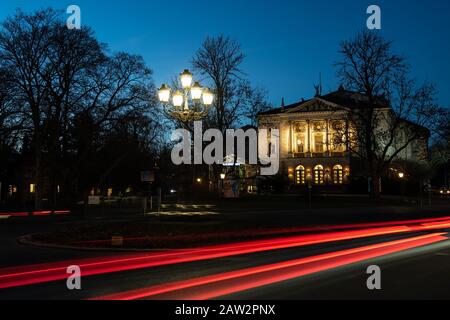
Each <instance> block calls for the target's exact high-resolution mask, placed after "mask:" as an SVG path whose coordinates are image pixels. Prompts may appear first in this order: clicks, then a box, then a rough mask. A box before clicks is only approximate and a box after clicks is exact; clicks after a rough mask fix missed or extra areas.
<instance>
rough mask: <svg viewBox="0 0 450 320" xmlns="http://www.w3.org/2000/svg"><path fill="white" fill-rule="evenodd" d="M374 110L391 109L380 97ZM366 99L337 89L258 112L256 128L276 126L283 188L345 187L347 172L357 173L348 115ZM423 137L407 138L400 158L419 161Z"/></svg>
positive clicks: (424, 142)
mask: <svg viewBox="0 0 450 320" xmlns="http://www.w3.org/2000/svg"><path fill="white" fill-rule="evenodd" d="M379 102H380V103H379V105H378V106H377V107H376V108H377V110H378V111H379V112H388V111H390V110H391V108H390V106H389V104H388V102H387V101H385V100H383V99H380V101H379ZM365 103H367V99H365V97H364V96H362V95H360V94H357V93H354V92H350V91H346V90H344V89H342V88H341V89H339V90H338V91H335V92H332V93H329V94H327V95H324V96H316V97H314V98H312V99H310V100H302V101H300V102H298V103H295V104H292V105H289V106H282V107H281V108H278V109H275V110H271V111H268V112H264V113H261V114H259V117H258V120H259V128H261V129H264V128H265V129H271V128H275V129H279V131H280V150H279V153H280V174H281V175H283V176H284V177H285V180H286V181H288V183H287V184H288V188H289V189H290V190H295V189H297V188H299V187H302V186H307V185H313V186H320V187H321V188H323V189H325V190H329V191H331V192H345V191H346V190H347V189H348V186H349V185H350V183H351V177H352V176H355V175H360V174H362V173H361V172H360V171H361V170H360V169H361V168H360V167H361V166H360V165H358V166H357V167H355V165H354V164H355V161H354V158H355V157H354V156H355V155H354V154H353V152H351V150H353V149H352V148H350V145H349V143H351V139H348V137H341V136H342V135H347V136H348V135H350V134H351V129H350V128H351V124H349V120H348V118H349V117H348V112H349V110H350V108H361V107H364V104H365ZM427 146H428V138H426V139H423V140H422V141H418V142H414V143H411V144H410V145H409V146H408V147H407V148H405V150H403V151H402V152H401V154H400V155H399V157H402V158H404V159H408V160H412V161H420V159H419V156H418V154H419V152H417V150H421V151H422V153H421V154H422V155H423V152H426V151H427Z"/></svg>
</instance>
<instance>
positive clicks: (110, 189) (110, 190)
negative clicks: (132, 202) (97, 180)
mask: <svg viewBox="0 0 450 320" xmlns="http://www.w3.org/2000/svg"><path fill="white" fill-rule="evenodd" d="M112 194H113V189H112V188H109V189H108V197H111V196H112Z"/></svg>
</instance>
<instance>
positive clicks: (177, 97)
mask: <svg viewBox="0 0 450 320" xmlns="http://www.w3.org/2000/svg"><path fill="white" fill-rule="evenodd" d="M172 101H173V105H174V106H175V107H181V106H182V105H183V94H182V93H181V91H179V90H177V92H175V94H174V95H173V98H172Z"/></svg>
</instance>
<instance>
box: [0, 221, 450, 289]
mask: <svg viewBox="0 0 450 320" xmlns="http://www.w3.org/2000/svg"><path fill="white" fill-rule="evenodd" d="M447 219H449V218H447ZM413 221H414V222H413V224H411V225H408V221H403V222H402V223H404V225H398V226H389V227H380V228H368V229H361V230H350V231H339V232H337V231H336V232H326V233H319V234H306V235H297V236H289V237H280V238H273V239H265V240H255V241H248V242H240V243H231V244H221V245H215V246H206V247H201V248H195V249H183V250H170V251H163V252H150V253H139V254H127V255H121V256H115V257H98V258H92V259H83V260H78V261H72V262H70V261H62V262H56V263H47V264H40V265H30V266H17V267H9V268H3V269H0V289H4V288H10V287H16V286H25V285H31V284H36V283H43V282H49V281H56V280H62V279H66V278H67V276H68V275H67V273H66V268H67V267H68V266H70V265H78V266H80V268H81V270H82V275H83V276H92V275H99V274H106V273H112V272H121V271H127V270H136V269H143V268H151V267H157V266H164V265H171V264H179V263H186V262H194V261H201V260H208V259H216V258H223V257H229V256H237V255H244V254H249V253H257V252H263V251H271V250H278V249H286V248H293V247H302V246H307V245H314V244H323V243H331V242H337V241H344V240H351V239H361V238H367V237H375V236H382V235H394V234H403V233H409V232H415V231H429V230H436V229H443V228H450V220H442V218H439V219H436V220H435V221H436V223H435V224H433V223H432V220H427V221H426V224H417V222H416V220H413Z"/></svg>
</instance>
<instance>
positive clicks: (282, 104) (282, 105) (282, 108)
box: [281, 98, 284, 112]
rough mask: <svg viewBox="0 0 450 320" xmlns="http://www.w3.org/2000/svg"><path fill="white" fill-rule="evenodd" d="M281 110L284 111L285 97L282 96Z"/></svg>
mask: <svg viewBox="0 0 450 320" xmlns="http://www.w3.org/2000/svg"><path fill="white" fill-rule="evenodd" d="M281 111H282V112H284V98H281Z"/></svg>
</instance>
